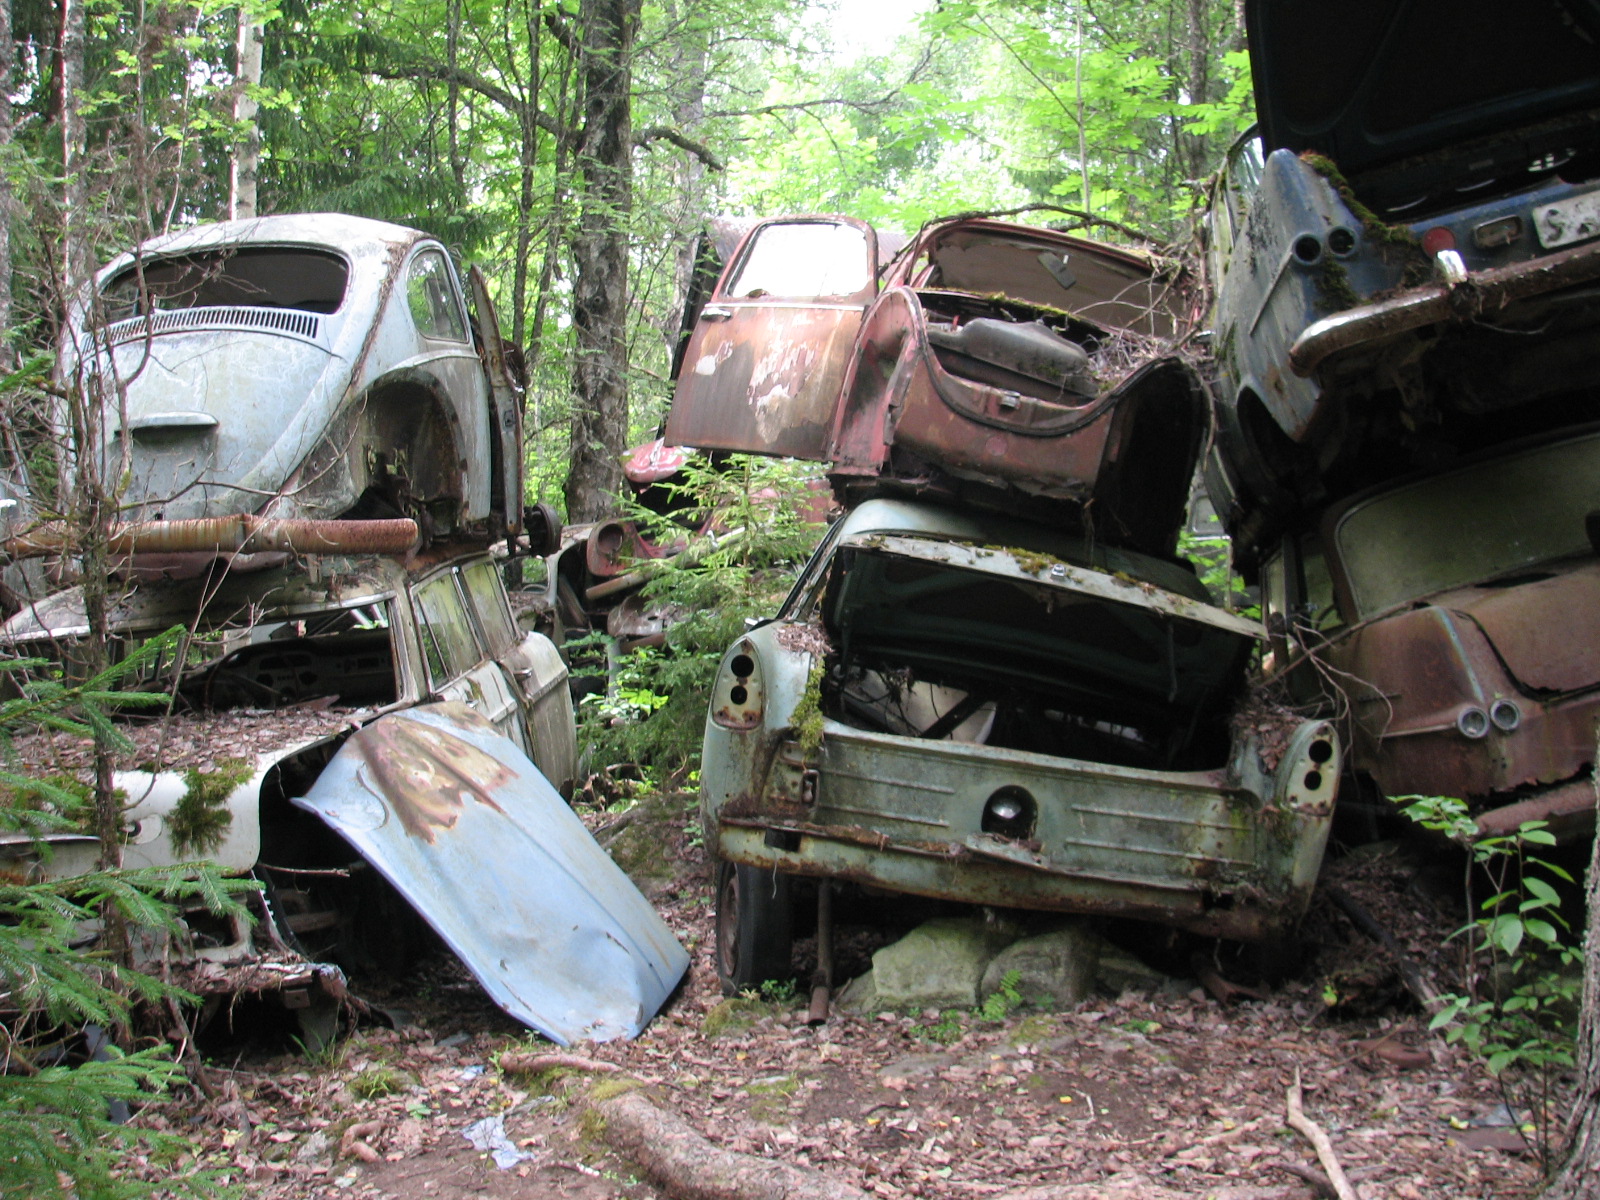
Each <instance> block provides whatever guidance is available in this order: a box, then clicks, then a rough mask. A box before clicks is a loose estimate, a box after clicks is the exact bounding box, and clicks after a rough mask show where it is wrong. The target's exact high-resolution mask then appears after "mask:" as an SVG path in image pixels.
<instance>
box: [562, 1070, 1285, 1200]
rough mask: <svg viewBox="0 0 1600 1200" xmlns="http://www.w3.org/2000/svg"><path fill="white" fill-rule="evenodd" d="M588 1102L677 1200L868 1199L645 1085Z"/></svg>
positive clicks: (1219, 1195)
mask: <svg viewBox="0 0 1600 1200" xmlns="http://www.w3.org/2000/svg"><path fill="white" fill-rule="evenodd" d="M589 1108H590V1111H592V1112H594V1113H596V1114H597V1115H598V1116H600V1117H601V1118H603V1120H604V1122H605V1128H604V1131H603V1132H602V1133H601V1134H600V1136H601V1137H602V1138H603V1139H604V1140H605V1142H606V1144H607V1145H609V1146H610V1147H611V1148H612V1149H613V1150H615V1151H617V1152H618V1153H619V1154H622V1155H624V1156H626V1157H627V1158H629V1159H631V1160H632V1161H633V1162H634V1163H636V1164H637V1165H638V1166H639V1167H640V1168H641V1169H642V1170H643V1171H644V1173H645V1174H646V1175H648V1176H649V1177H650V1179H651V1180H652V1181H653V1182H654V1183H655V1184H656V1185H657V1186H658V1187H660V1188H662V1189H663V1190H665V1191H666V1192H667V1194H668V1195H670V1196H672V1197H673V1200H870V1198H869V1197H868V1195H867V1193H865V1192H863V1191H861V1190H860V1189H859V1188H856V1187H853V1186H851V1185H850V1184H848V1183H844V1182H841V1181H839V1180H836V1179H830V1178H829V1177H828V1176H827V1175H826V1174H824V1173H823V1172H821V1171H818V1170H816V1169H815V1168H814V1167H803V1166H798V1165H796V1164H794V1163H787V1162H783V1161H782V1160H779V1159H772V1158H758V1157H756V1156H755V1155H753V1154H741V1153H738V1152H737V1151H732V1150H722V1149H719V1148H718V1147H717V1146H714V1145H713V1144H712V1143H711V1142H709V1141H707V1140H706V1139H705V1138H704V1137H702V1136H701V1135H700V1134H699V1133H698V1132H697V1131H696V1130H695V1129H693V1128H692V1127H691V1126H690V1125H689V1123H688V1122H687V1121H685V1120H684V1119H683V1118H682V1117H680V1116H678V1115H677V1114H676V1113H672V1112H669V1111H667V1110H666V1109H663V1108H660V1107H659V1106H657V1105H656V1104H654V1103H652V1102H651V1100H650V1098H649V1097H648V1096H646V1095H645V1094H644V1093H643V1092H639V1091H628V1092H623V1093H622V1094H620V1095H612V1096H610V1097H608V1098H606V1099H599V1100H590V1101H589ZM1189 1194H1190V1193H1187V1192H1179V1191H1172V1190H1170V1189H1167V1188H1164V1187H1160V1186H1159V1185H1154V1184H1152V1182H1151V1181H1150V1179H1149V1178H1148V1177H1147V1176H1144V1175H1138V1174H1132V1173H1130V1174H1127V1175H1121V1176H1114V1177H1112V1178H1110V1179H1107V1180H1103V1181H1100V1182H1097V1183H1079V1184H1058V1185H1051V1186H1045V1187H1030V1188H1022V1189H1019V1190H1017V1191H1010V1192H1003V1193H1000V1194H998V1195H995V1196H993V1197H991V1200H1117V1198H1118V1197H1127V1198H1128V1200H1185V1197H1187V1196H1188V1195H1189ZM1304 1194H1305V1193H1304V1190H1303V1189H1301V1188H1298V1187H1296V1188H1283V1187H1260V1186H1248V1185H1245V1186H1236V1187H1224V1188H1221V1189H1208V1190H1207V1192H1206V1195H1207V1196H1208V1197H1212V1198H1214V1200H1293V1198H1294V1197H1296V1196H1303V1195H1304Z"/></svg>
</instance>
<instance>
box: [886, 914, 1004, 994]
mask: <svg viewBox="0 0 1600 1200" xmlns="http://www.w3.org/2000/svg"><path fill="white" fill-rule="evenodd" d="M1013 936H1014V934H1013V932H1011V931H1008V930H1007V929H1004V928H1001V927H999V926H997V925H995V924H993V923H991V922H988V921H984V920H982V919H974V918H966V917H941V918H939V919H937V920H933V921H928V922H925V923H924V924H922V925H919V926H917V928H915V929H913V930H912V931H911V932H910V933H908V934H906V936H905V937H903V938H901V939H900V940H899V941H898V942H895V943H894V944H893V945H891V946H885V947H884V948H883V949H882V950H879V951H878V952H877V953H876V954H874V955H873V956H872V973H873V977H874V983H875V984H876V988H877V993H878V1002H877V1007H879V1008H948V1007H958V1008H971V1007H972V1006H973V1005H975V1004H977V1002H978V985H979V983H981V982H982V981H983V972H984V968H985V967H987V966H988V965H989V961H990V960H991V959H992V958H994V956H995V955H996V954H998V953H999V952H1000V950H1001V949H1002V948H1003V947H1004V946H1005V945H1006V944H1007V943H1008V942H1009V941H1010V940H1011V938H1012V937H1013Z"/></svg>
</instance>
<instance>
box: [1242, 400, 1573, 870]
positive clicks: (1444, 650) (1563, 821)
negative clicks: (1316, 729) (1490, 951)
mask: <svg viewBox="0 0 1600 1200" xmlns="http://www.w3.org/2000/svg"><path fill="white" fill-rule="evenodd" d="M1597 481H1600V428H1597V427H1595V426H1588V427H1585V428H1583V429H1580V430H1577V431H1572V432H1568V433H1565V434H1562V435H1559V436H1555V437H1547V438H1543V439H1537V440H1529V441H1525V442H1522V443H1519V444H1517V445H1515V446H1513V447H1511V448H1509V449H1507V450H1506V451H1503V452H1499V453H1495V454H1493V455H1480V456H1478V457H1477V458H1475V459H1472V460H1470V461H1467V462H1464V463H1461V464H1458V465H1455V466H1452V467H1451V468H1450V469H1448V470H1445V471H1439V472H1433V473H1430V474H1426V475H1420V476H1413V477H1410V478H1408V479H1406V480H1403V481H1401V482H1399V483H1397V484H1395V485H1392V486H1387V487H1384V488H1380V489H1375V490H1373V491H1371V492H1368V493H1364V494H1362V495H1360V496H1357V497H1355V498H1353V499H1352V500H1351V501H1349V502H1348V503H1345V504H1343V505H1340V506H1337V507H1336V508H1334V509H1333V510H1331V512H1330V513H1329V515H1328V517H1327V518H1326V519H1325V521H1324V522H1323V525H1322V529H1321V532H1320V534H1319V535H1305V536H1302V537H1298V538H1286V539H1284V540H1283V542H1282V544H1281V547H1280V549H1279V550H1278V551H1276V552H1275V553H1273V554H1272V555H1269V556H1268V558H1267V559H1266V561H1265V562H1264V563H1263V566H1262V591H1263V598H1264V601H1265V604H1266V608H1267V611H1268V623H1269V628H1270V629H1272V630H1274V631H1275V633H1276V634H1277V639H1276V646H1275V647H1274V651H1273V654H1272V656H1271V657H1270V658H1269V660H1268V672H1269V674H1286V675H1287V678H1288V682H1289V686H1290V687H1291V690H1292V692H1293V694H1294V698H1295V699H1296V700H1298V701H1300V702H1302V703H1308V702H1309V703H1312V704H1314V705H1317V706H1319V707H1321V708H1322V709H1323V711H1327V712H1330V713H1332V712H1341V713H1343V714H1344V715H1345V718H1346V721H1347V725H1348V728H1349V733H1350V737H1349V744H1350V748H1351V762H1352V764H1353V765H1354V767H1355V768H1356V769H1357V770H1358V771H1360V772H1362V773H1364V774H1365V775H1367V776H1368V777H1369V778H1370V779H1371V780H1372V782H1373V783H1375V784H1376V785H1377V787H1378V789H1379V790H1380V791H1381V792H1383V793H1384V794H1385V795H1389V796H1396V795H1405V794H1416V793H1421V794H1427V795H1443V796H1456V797H1461V798H1463V799H1465V800H1467V801H1468V802H1469V803H1470V804H1471V806H1472V810H1473V812H1474V814H1475V815H1476V816H1477V818H1478V822H1479V826H1480V828H1483V829H1485V830H1488V831H1495V832H1506V831H1513V830H1515V829H1516V828H1517V827H1518V826H1519V825H1520V823H1521V822H1522V821H1525V820H1533V819H1539V820H1546V821H1549V822H1550V824H1551V826H1552V829H1553V830H1554V832H1555V833H1556V834H1557V836H1558V837H1560V838H1562V839H1563V840H1566V839H1570V838H1575V837H1581V836H1583V835H1585V834H1587V833H1589V832H1592V831H1593V829H1594V810H1595V798H1594V783H1593V764H1594V760H1595V723H1596V719H1597V717H1600V560H1597V557H1596V556H1597V554H1600V546H1597V543H1600V482H1597ZM1291 635H1292V637H1291Z"/></svg>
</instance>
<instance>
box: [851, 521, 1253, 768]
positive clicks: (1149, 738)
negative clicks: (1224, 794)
mask: <svg viewBox="0 0 1600 1200" xmlns="http://www.w3.org/2000/svg"><path fill="white" fill-rule="evenodd" d="M850 557H851V563H850V566H849V568H848V569H846V570H843V571H838V572H836V573H835V576H834V578H833V580H832V581H831V583H830V587H829V590H828V593H827V595H826V596H825V598H824V602H823V619H824V627H825V628H826V630H827V632H828V634H829V637H830V638H831V640H832V641H833V642H834V644H835V646H836V647H838V649H837V650H836V651H835V652H834V653H833V654H832V655H830V657H829V659H828V668H829V670H828V673H827V676H826V679H825V682H824V686H823V693H822V702H823V711H824V713H825V714H826V715H827V716H829V717H830V718H832V719H834V720H838V721H841V722H842V723H844V724H847V725H850V726H852V727H854V728H861V729H870V730H875V731H878V732H885V733H892V734H897V735H901V736H909V737H939V738H950V739H951V740H958V741H966V742H973V743H982V744H984V745H987V746H991V747H997V748H1004V749H1013V750H1022V751H1028V752H1032V753H1038V754H1047V755H1051V756H1054V757H1060V758H1073V759H1081V760H1085V761H1090V762H1100V763H1107V764H1110V765H1116V766H1126V767H1134V768H1144V769H1168V770H1209V769H1215V768H1219V767H1221V766H1223V765H1225V763H1226V761H1227V758H1228V754H1229V748H1230V739H1229V733H1228V728H1227V721H1226V716H1227V713H1228V712H1229V711H1230V709H1231V706H1232V702H1233V700H1234V699H1235V696H1234V694H1233V693H1234V691H1235V689H1236V684H1237V680H1238V679H1239V678H1240V677H1241V668H1242V666H1243V660H1244V658H1245V657H1247V656H1248V655H1249V653H1250V652H1251V642H1250V639H1248V638H1245V637H1242V636H1240V635H1238V634H1235V633H1231V632H1229V631H1226V630H1220V629H1215V628H1211V627H1209V626H1205V625H1202V624H1199V623H1194V622H1187V621H1177V620H1175V619H1173V618H1171V617H1169V616H1166V615H1163V614H1157V613H1155V612H1152V611H1150V610H1148V609H1145V608H1142V607H1140V606H1138V605H1137V604H1132V603H1116V602H1113V601H1109V600H1103V599H1099V598H1097V597H1093V596H1088V595H1084V594H1081V593H1075V592H1072V591H1069V590H1066V589H1061V588H1052V587H1047V586H1043V585H1040V586H1032V585H1027V584H1020V583H1018V582H1017V581H1016V580H1014V579H1011V578H1005V577H997V576H990V575H986V574H985V573H983V572H977V571H969V570H962V569H955V568H950V567H947V566H944V565H942V564H938V563H929V562H924V561H920V560H911V559H904V558H899V557H897V556H894V555H889V554H877V553H870V552H860V553H857V554H855V555H853V556H850Z"/></svg>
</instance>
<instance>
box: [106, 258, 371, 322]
mask: <svg viewBox="0 0 1600 1200" xmlns="http://www.w3.org/2000/svg"><path fill="white" fill-rule="evenodd" d="M349 274H350V268H349V265H348V264H347V263H346V262H345V261H344V259H342V258H340V257H339V256H338V255H336V254H328V253H325V252H319V251H315V250H301V249H290V248H286V247H278V246H265V247H256V248H247V249H232V248H230V249H226V250H216V251H212V252H209V253H201V254H186V255H181V256H178V257H174V258H158V259H151V260H149V261H147V262H144V263H142V264H135V265H133V266H130V267H127V268H126V269H124V270H122V271H120V272H118V273H117V275H116V276H115V277H114V278H112V279H111V280H109V281H108V282H107V283H106V284H105V286H104V287H103V288H102V289H101V299H102V303H103V307H104V316H105V320H106V322H107V323H108V324H110V323H115V322H117V321H123V320H127V319H129V318H131V317H144V316H149V315H151V314H152V313H157V312H171V311H177V310H181V309H189V308H289V309H298V310H300V311H302V312H313V313H323V314H327V313H333V312H337V311H338V310H339V307H340V305H341V304H343V303H344V295H345V285H346V283H347V282H348V280H349Z"/></svg>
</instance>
